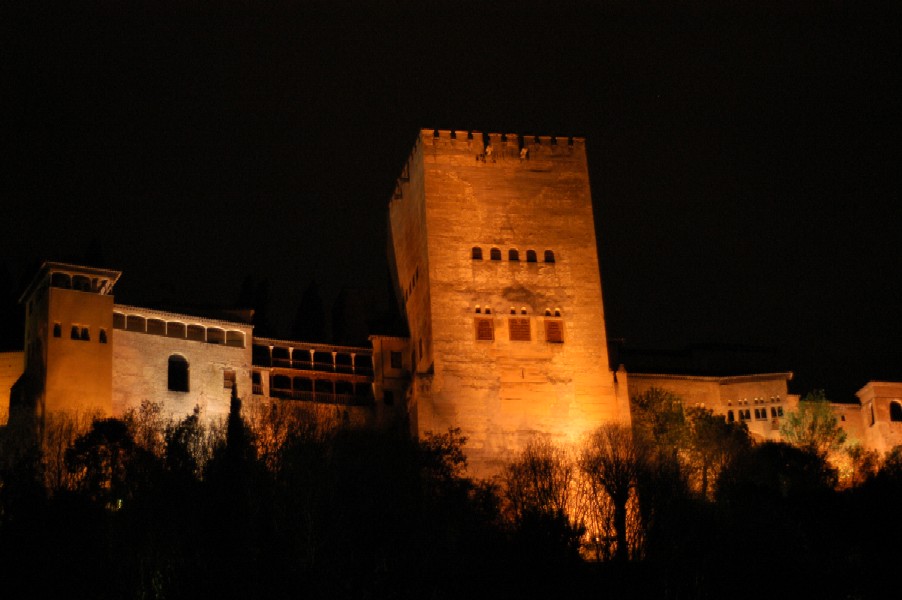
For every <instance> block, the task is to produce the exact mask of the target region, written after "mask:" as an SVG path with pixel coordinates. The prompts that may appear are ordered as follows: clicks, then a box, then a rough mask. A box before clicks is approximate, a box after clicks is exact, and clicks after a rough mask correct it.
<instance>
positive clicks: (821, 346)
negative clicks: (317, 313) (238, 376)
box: [0, 2, 902, 401]
mask: <svg viewBox="0 0 902 600" xmlns="http://www.w3.org/2000/svg"><path fill="white" fill-rule="evenodd" d="M248 4H250V3H248ZM373 4H382V5H388V3H357V4H355V3H342V4H341V6H342V9H341V11H339V10H337V9H336V10H332V11H331V12H330V13H328V14H325V13H323V12H316V13H315V12H313V11H312V10H309V11H308V12H306V13H302V12H300V11H295V10H292V9H287V8H284V7H283V8H278V9H274V10H271V11H269V12H268V13H263V12H255V11H253V10H251V9H244V8H234V9H232V10H220V11H216V12H214V11H212V9H210V10H208V9H204V8H187V9H182V8H173V7H170V8H168V9H167V8H162V9H158V10H155V11H145V12H141V11H138V10H137V9H136V10H135V11H134V12H133V13H130V14H119V13H116V12H113V11H112V10H110V9H106V8H97V6H100V7H103V6H104V5H105V3H96V5H95V6H94V8H93V9H91V8H89V9H85V10H84V11H83V12H82V13H79V14H71V15H59V14H54V15H53V17H52V18H48V16H47V15H46V14H40V13H33V14H28V15H22V16H21V17H20V16H19V15H15V16H14V17H13V18H8V19H4V20H3V23H4V24H3V25H0V77H2V81H3V84H2V91H0V140H2V141H0V153H2V156H0V158H2V166H0V203H2V206H3V208H4V210H3V217H2V221H0V223H2V226H3V233H2V236H0V274H2V273H3V272H4V271H5V272H8V273H9V276H10V277H11V279H12V281H13V282H14V284H10V285H16V286H18V285H20V284H21V282H22V280H23V279H24V278H26V277H27V276H29V275H30V274H31V270H32V269H33V268H35V267H36V265H38V264H39V261H41V260H43V259H50V260H66V261H75V262H78V261H84V260H85V259H87V258H94V259H97V258H101V259H102V260H103V262H104V264H103V265H98V266H108V267H111V268H116V269H121V270H122V271H123V272H124V274H123V276H122V279H121V280H120V282H119V284H118V285H117V288H116V296H117V301H121V302H126V303H133V304H139V305H141V304H146V303H156V302H160V301H172V300H177V301H179V302H183V303H196V304H214V305H233V304H234V303H235V302H236V301H237V299H238V295H239V289H240V287H241V285H242V282H243V281H244V280H245V278H246V277H247V276H248V275H252V276H254V277H255V278H256V279H257V281H264V280H265V281H268V284H269V290H270V295H271V304H270V306H269V312H270V314H271V320H272V321H273V324H274V326H275V328H276V329H277V331H281V332H284V335H288V333H287V332H288V330H289V328H290V325H291V321H292V319H293V318H294V313H295V309H296V307H297V305H298V303H299V301H300V297H301V295H302V293H303V291H304V289H305V288H306V287H307V285H308V284H309V282H310V281H311V280H312V279H315V280H316V281H317V283H318V284H319V287H320V290H321V292H322V295H323V297H324V299H325V301H326V305H327V306H328V305H329V304H330V303H331V302H332V300H333V299H334V298H335V296H336V295H337V293H338V292H339V290H340V289H341V288H342V287H343V286H369V287H372V288H374V289H376V290H377V292H378V293H379V294H381V295H383V296H384V295H385V294H386V291H385V290H386V287H387V286H386V283H385V281H386V277H387V267H386V259H385V244H386V233H385V228H386V207H387V203H388V200H389V198H390V196H391V192H392V189H393V184H394V180H395V178H396V177H397V175H398V172H399V169H400V167H401V165H402V163H403V161H404V159H405V157H406V155H407V153H408V152H409V150H410V148H411V146H412V144H413V141H414V139H415V136H416V135H417V132H418V129H419V128H420V127H430V128H443V129H467V130H474V129H475V130H479V131H486V132H487V131H498V132H507V133H520V134H528V135H535V134H543V135H565V136H566V135H577V136H585V137H586V138H587V146H588V149H589V161H590V165H589V167H590V176H591V182H592V192H593V198H594V203H595V219H596V229H597V232H598V246H599V253H600V259H601V272H602V285H603V290H602V291H603V297H604V301H605V311H606V322H607V330H608V335H609V337H613V338H624V339H625V340H626V343H627V344H628V345H630V346H634V347H640V348H642V347H655V348H670V347H682V346H686V345H689V344H696V343H723V344H749V345H758V346H764V347H768V348H775V349H776V350H777V351H778V352H779V355H780V357H781V360H782V364H784V365H785V366H784V367H783V368H784V369H785V370H792V371H795V373H796V379H795V380H794V381H793V383H792V389H793V391H796V392H799V393H805V392H806V391H808V390H810V389H812V388H826V390H827V393H828V395H829V396H830V397H831V398H833V399H834V400H839V401H848V400H851V399H852V398H853V393H854V391H855V390H857V389H858V388H860V387H861V386H862V385H864V384H865V383H866V382H867V381H868V380H870V379H884V380H886V379H889V380H902V352H900V346H902V314H900V309H902V283H900V281H902V273H900V271H902V270H900V265H902V242H900V233H902V231H900V225H902V209H900V205H899V203H900V197H899V196H900V194H899V189H900V177H899V171H900V158H902V156H900V154H902V153H900V138H899V133H900V131H902V128H900V114H899V113H900V101H899V94H898V90H899V89H902V85H900V83H902V82H900V73H902V64H900V63H902V60H900V57H902V47H900V46H902V42H900V36H899V31H900V30H902V28H900V24H902V22H900V21H902V19H900V13H899V12H898V10H895V9H887V10H879V9H877V10H872V11H869V12H867V13H860V12H855V11H853V10H852V9H849V8H848V7H846V6H844V5H843V3H842V2H837V3H832V4H830V6H829V7H828V8H812V9H804V8H803V9H793V10H792V11H790V10H786V9H784V10H776V11H773V12H772V13H769V11H768V10H766V9H760V10H758V11H757V12H756V11H753V10H751V9H748V10H745V11H743V12H735V13H731V12H725V11H721V12H712V11H709V10H705V9H702V8H698V7H696V8H694V9H691V10H690V9H685V10H683V11H681V12H679V13H676V12H670V11H667V10H664V9H660V8H658V9H648V10H629V9H625V8H623V7H622V6H620V5H619V4H618V3H614V4H613V5H609V7H608V9H606V10H605V11H604V12H599V11H597V10H590V9H588V8H584V7H582V6H577V7H576V8H570V9H567V10H561V9H552V8H548V7H550V6H552V4H551V3H544V2H541V3H532V4H528V3H527V4H524V3H513V2H501V3H497V4H496V3H486V4H485V5H483V3H478V2H472V3H467V4H465V5H463V8H455V9H451V10H441V11H439V10H436V9H434V6H433V7H432V8H430V7H429V6H430V5H428V4H427V5H422V4H418V3H409V4H407V3H405V2H394V3H390V6H391V7H392V10H391V12H390V13H384V12H381V13H377V12H376V10H375V9H371V8H370V7H371V6H372V5H373ZM825 4H826V3H825ZM489 5H490V8H487V7H486V6H489ZM164 6H168V5H164ZM173 6H175V4H173ZM423 6H427V7H426V8H423ZM624 6H628V3H624Z"/></svg>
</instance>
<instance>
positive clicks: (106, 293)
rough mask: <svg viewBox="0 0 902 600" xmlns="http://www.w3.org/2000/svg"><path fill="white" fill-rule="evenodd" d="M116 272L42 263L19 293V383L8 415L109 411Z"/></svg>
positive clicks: (40, 418) (39, 418)
mask: <svg viewBox="0 0 902 600" xmlns="http://www.w3.org/2000/svg"><path fill="white" fill-rule="evenodd" d="M119 276H120V273H119V271H110V270H107V269H96V268H91V267H82V266H77V265H68V264H63V263H55V262H45V263H44V264H43V265H42V266H41V269H40V271H39V272H38V274H37V275H36V276H35V278H34V279H33V280H32V282H31V284H30V285H29V286H28V288H27V289H26V290H25V292H24V293H23V294H22V297H21V299H20V302H22V303H23V304H25V365H24V368H25V373H24V375H25V377H24V378H23V380H24V382H25V386H26V389H25V390H23V393H22V394H21V396H20V398H21V402H20V403H19V405H18V406H16V407H13V406H11V411H10V412H11V414H10V417H11V418H14V415H13V414H12V412H13V411H14V410H18V409H25V410H22V411H21V413H20V415H19V416H21V417H23V418H28V417H29V415H34V416H36V417H37V419H38V424H40V423H42V422H43V418H44V417H45V416H46V415H49V414H52V413H55V412H60V411H67V412H69V413H73V412H77V411H81V412H84V413H87V414H92V413H93V414H105V415H109V414H111V412H112V376H113V345H112V341H113V339H112V336H113V296H112V291H113V286H114V285H115V283H116V281H117V280H118V279H119Z"/></svg>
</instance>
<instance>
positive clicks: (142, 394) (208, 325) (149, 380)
mask: <svg viewBox="0 0 902 600" xmlns="http://www.w3.org/2000/svg"><path fill="white" fill-rule="evenodd" d="M115 311H116V313H117V327H116V328H115V330H114V333H113V343H112V349H113V394H112V396H113V402H112V403H113V412H114V414H116V415H123V414H124V413H125V412H126V411H128V409H129V408H133V407H134V408H137V407H138V406H140V405H141V402H142V401H143V400H150V401H152V402H158V403H162V404H163V413H164V416H167V417H168V416H173V417H175V418H180V417H182V416H185V415H188V414H190V413H191V412H192V411H193V410H194V407H195V406H199V407H200V409H201V411H202V412H203V414H204V415H205V416H206V417H207V418H209V419H214V420H215V419H218V418H225V417H226V416H227V415H228V412H229V402H230V399H231V393H232V392H231V387H226V385H225V372H226V371H231V372H233V373H234V374H235V384H236V385H237V386H238V396H239V397H240V398H242V399H247V398H250V397H251V396H252V391H251V340H252V331H253V330H252V328H251V326H250V325H245V324H241V323H233V322H226V321H219V320H214V319H204V318H200V317H193V316H188V315H182V314H177V313H169V312H162V311H156V310H150V309H145V308H139V307H131V306H123V305H116V306H115ZM129 317H132V319H131V320H130V321H128V318H129ZM123 319H125V320H126V323H128V325H125V326H128V327H131V328H132V329H133V330H131V331H130V330H128V329H125V328H123V327H124V325H123ZM140 319H143V322H144V328H143V330H142V329H141V328H140V325H141V322H142V321H141V320H140ZM155 323H157V324H160V323H162V324H166V326H167V327H169V329H170V330H176V331H177V332H180V331H181V327H180V326H182V327H184V329H185V331H186V332H187V331H188V327H189V326H192V329H191V331H192V335H194V336H195V337H200V335H201V332H203V334H204V335H203V337H202V338H201V339H188V337H187V333H186V334H185V335H184V336H182V337H173V335H176V336H177V335H179V334H178V333H176V334H173V332H172V331H170V332H169V333H168V334H167V333H165V332H164V331H163V330H161V329H155V328H154V324H155ZM148 324H150V325H148ZM157 327H162V325H157ZM230 331H231V332H234V333H233V335H234V334H240V335H241V336H243V342H242V344H241V346H229V345H226V344H225V338H224V337H222V338H221V337H220V335H219V333H220V332H222V333H228V332H230ZM194 332H196V335H195V334H194ZM210 332H215V335H213V334H211V333H210ZM207 339H209V340H210V341H207ZM235 343H237V342H235ZM174 355H175V356H180V357H183V358H184V359H185V360H187V362H188V366H189V381H188V384H189V385H188V391H187V392H183V391H172V390H170V389H169V387H168V386H169V378H168V375H169V358H170V357H171V356H174Z"/></svg>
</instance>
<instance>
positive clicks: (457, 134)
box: [419, 129, 586, 162]
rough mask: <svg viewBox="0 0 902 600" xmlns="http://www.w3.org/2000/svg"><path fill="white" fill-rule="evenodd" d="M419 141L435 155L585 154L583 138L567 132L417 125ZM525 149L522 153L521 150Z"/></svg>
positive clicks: (512, 156) (514, 157) (521, 157)
mask: <svg viewBox="0 0 902 600" xmlns="http://www.w3.org/2000/svg"><path fill="white" fill-rule="evenodd" d="M419 142H420V143H422V145H423V147H424V148H426V149H428V150H430V151H432V152H433V153H434V154H435V155H438V154H442V155H449V156H453V155H466V154H469V155H472V156H473V157H475V158H478V159H479V160H482V158H486V159H489V160H491V159H493V158H494V160H495V161H496V162H497V161H499V160H504V161H508V160H516V161H521V160H530V159H532V158H539V157H541V158H568V157H571V156H572V157H579V158H582V157H584V156H585V147H586V139H585V138H582V137H570V136H550V135H520V134H516V133H494V132H493V133H482V132H480V131H466V130H450V129H421V130H420V139H419ZM524 149H525V151H526V152H525V153H524Z"/></svg>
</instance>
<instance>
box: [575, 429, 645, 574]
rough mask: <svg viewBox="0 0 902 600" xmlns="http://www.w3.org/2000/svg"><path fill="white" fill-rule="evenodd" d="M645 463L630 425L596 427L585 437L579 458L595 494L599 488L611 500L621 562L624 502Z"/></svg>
mask: <svg viewBox="0 0 902 600" xmlns="http://www.w3.org/2000/svg"><path fill="white" fill-rule="evenodd" d="M645 463H646V456H645V448H644V446H642V445H641V444H637V443H635V442H634V440H633V434H632V432H631V431H630V428H629V427H627V426H625V425H620V424H613V423H612V424H608V425H603V426H602V427H599V428H598V429H597V430H595V431H594V432H593V433H592V435H590V436H589V439H588V441H587V442H586V445H585V447H584V448H583V452H582V455H581V457H580V461H579V464H580V468H581V469H582V471H583V472H584V473H585V475H586V477H587V478H588V480H589V482H590V486H591V489H593V491H594V492H595V494H596V495H598V493H599V492H600V491H602V490H603V491H604V493H605V494H607V495H608V497H609V498H610V499H611V503H612V505H613V512H614V523H613V524H614V535H615V536H616V546H615V549H614V557H615V559H616V560H618V561H621V562H623V561H626V560H627V559H628V558H629V555H630V548H629V542H628V539H627V504H628V503H629V501H630V497H631V496H632V495H633V494H634V493H635V490H636V489H637V487H638V485H639V478H640V475H641V473H642V470H643V468H644V467H645Z"/></svg>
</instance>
